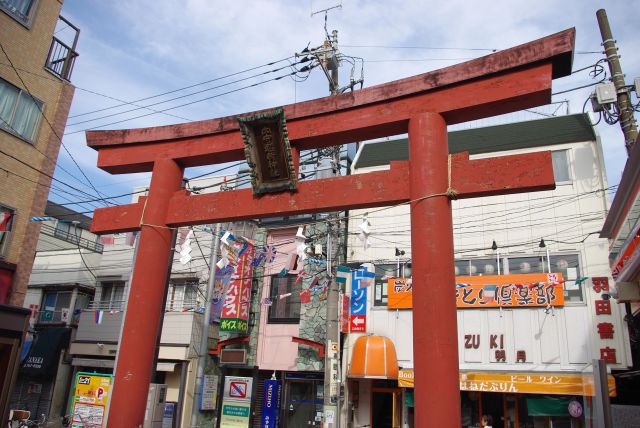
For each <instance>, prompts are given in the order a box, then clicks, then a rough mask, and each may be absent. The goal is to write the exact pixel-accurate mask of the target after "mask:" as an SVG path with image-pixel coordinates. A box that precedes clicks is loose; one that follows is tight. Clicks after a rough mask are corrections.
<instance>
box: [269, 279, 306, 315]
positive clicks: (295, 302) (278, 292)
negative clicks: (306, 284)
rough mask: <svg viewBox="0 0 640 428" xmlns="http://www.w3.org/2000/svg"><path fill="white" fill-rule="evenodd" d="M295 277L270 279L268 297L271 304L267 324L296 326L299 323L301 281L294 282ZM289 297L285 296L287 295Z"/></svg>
mask: <svg viewBox="0 0 640 428" xmlns="http://www.w3.org/2000/svg"><path fill="white" fill-rule="evenodd" d="M296 278H297V276H296V275H287V276H285V277H284V278H281V277H279V276H278V275H274V276H272V277H271V287H270V292H269V296H270V298H271V301H272V304H271V307H270V308H269V323H271V324H297V323H299V322H300V291H301V290H302V288H301V285H302V281H298V282H296ZM289 293H290V295H287V294H289Z"/></svg>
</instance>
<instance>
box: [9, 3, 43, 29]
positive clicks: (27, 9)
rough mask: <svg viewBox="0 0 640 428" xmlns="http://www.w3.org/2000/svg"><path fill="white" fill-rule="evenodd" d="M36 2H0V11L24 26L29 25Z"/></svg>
mask: <svg viewBox="0 0 640 428" xmlns="http://www.w3.org/2000/svg"><path fill="white" fill-rule="evenodd" d="M37 3H38V0H0V10H3V11H4V12H6V13H7V14H8V15H9V16H11V17H12V18H14V19H15V20H17V21H18V22H20V23H21V24H24V25H29V24H30V23H31V19H32V18H33V15H34V13H35V10H36V5H37Z"/></svg>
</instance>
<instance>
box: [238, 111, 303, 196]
mask: <svg viewBox="0 0 640 428" xmlns="http://www.w3.org/2000/svg"><path fill="white" fill-rule="evenodd" d="M238 123H239V124H240V132H241V133H242V138H243V140H244V153H245V157H246V158H247V163H248V164H249V168H250V170H251V185H252V187H253V194H254V195H262V194H264V193H270V192H282V191H285V190H290V191H291V190H296V189H297V183H298V182H297V179H296V173H295V169H294V166H293V159H292V156H291V146H290V145H289V138H288V134H287V123H286V121H285V117H284V110H283V109H281V108H280V109H276V110H273V111H270V112H265V113H260V114H256V115H254V116H246V117H239V118H238Z"/></svg>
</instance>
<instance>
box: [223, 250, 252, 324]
mask: <svg viewBox="0 0 640 428" xmlns="http://www.w3.org/2000/svg"><path fill="white" fill-rule="evenodd" d="M254 251H255V248H254V246H253V244H248V246H247V248H246V249H245V250H244V251H243V252H242V255H241V256H240V257H239V259H238V263H237V265H236V266H235V272H234V273H233V275H232V276H231V281H230V283H229V287H228V288H227V292H226V294H225V298H224V304H223V306H222V317H221V319H220V331H227V332H232V333H246V332H247V331H248V329H249V307H250V305H251V281H252V277H253V255H254Z"/></svg>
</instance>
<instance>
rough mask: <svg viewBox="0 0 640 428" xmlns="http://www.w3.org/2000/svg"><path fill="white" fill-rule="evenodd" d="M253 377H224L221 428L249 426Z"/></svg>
mask: <svg viewBox="0 0 640 428" xmlns="http://www.w3.org/2000/svg"><path fill="white" fill-rule="evenodd" d="M252 388H253V378H251V377H239V376H227V377H226V378H225V379H224V393H223V398H222V414H221V419H220V428H248V427H249V419H250V418H249V415H250V410H251V390H252Z"/></svg>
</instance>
